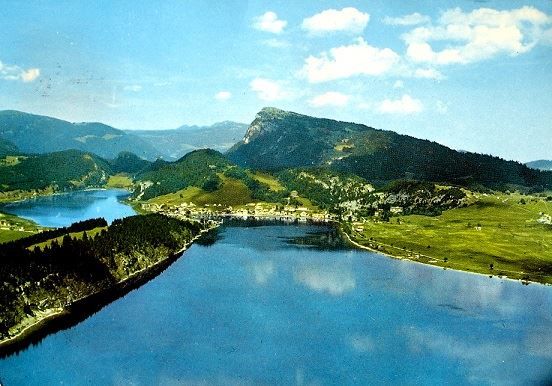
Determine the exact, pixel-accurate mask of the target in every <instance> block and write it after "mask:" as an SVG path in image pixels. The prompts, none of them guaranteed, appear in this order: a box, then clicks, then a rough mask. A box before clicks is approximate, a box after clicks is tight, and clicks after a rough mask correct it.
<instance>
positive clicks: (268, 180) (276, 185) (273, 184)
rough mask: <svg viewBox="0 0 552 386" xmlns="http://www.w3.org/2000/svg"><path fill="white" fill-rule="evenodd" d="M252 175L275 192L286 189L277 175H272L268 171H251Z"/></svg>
mask: <svg viewBox="0 0 552 386" xmlns="http://www.w3.org/2000/svg"><path fill="white" fill-rule="evenodd" d="M251 177H252V178H253V179H255V180H257V181H258V182H260V183H261V184H265V185H267V186H268V187H269V188H270V190H272V191H274V192H281V191H282V190H285V188H284V186H283V185H282V184H281V183H280V181H278V180H277V179H276V178H275V177H273V176H271V175H270V174H267V173H262V172H255V173H251Z"/></svg>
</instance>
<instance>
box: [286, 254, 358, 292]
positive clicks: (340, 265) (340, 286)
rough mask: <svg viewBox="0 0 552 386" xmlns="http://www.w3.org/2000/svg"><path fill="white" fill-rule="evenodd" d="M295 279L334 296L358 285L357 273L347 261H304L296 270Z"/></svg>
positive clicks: (315, 289)
mask: <svg viewBox="0 0 552 386" xmlns="http://www.w3.org/2000/svg"><path fill="white" fill-rule="evenodd" d="M294 278H295V281H296V282H298V283H301V284H303V285H305V286H307V287H308V288H310V289H312V290H314V291H317V292H325V293H328V294H330V295H333V296H340V295H343V294H345V293H347V292H350V291H352V290H354V289H355V287H356V279H355V275H354V273H353V271H352V266H351V264H350V262H349V263H347V262H341V261H338V262H334V263H329V264H328V263H326V262H319V261H310V262H309V263H302V264H301V265H300V266H298V267H296V268H295V270H294Z"/></svg>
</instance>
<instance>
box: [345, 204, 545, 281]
mask: <svg viewBox="0 0 552 386" xmlns="http://www.w3.org/2000/svg"><path fill="white" fill-rule="evenodd" d="M472 201H473V202H472V204H470V205H469V206H468V207H464V208H457V209H452V210H448V211H446V212H444V213H443V214H442V215H440V216H436V217H428V216H418V215H411V216H400V217H392V218H391V220H390V221H389V222H374V221H369V222H366V223H363V224H355V225H353V224H345V225H344V230H345V231H346V232H347V233H348V234H350V235H351V236H352V239H353V240H354V241H356V242H358V243H359V244H362V245H365V246H370V244H372V247H374V248H377V249H379V250H381V251H383V252H385V253H388V254H390V255H393V256H397V257H405V258H409V259H413V260H418V261H420V262H424V263H429V264H434V265H439V266H443V267H448V268H452V269H459V270H465V271H472V272H478V273H484V274H489V275H499V276H508V277H511V278H516V279H524V280H531V281H538V282H543V283H552V225H549V224H543V223H539V222H538V221H537V220H539V219H540V218H542V217H543V213H544V214H548V215H552V201H549V200H547V198H546V197H533V196H522V195H519V194H511V195H507V194H496V195H478V196H475V197H473V198H472ZM523 202H524V203H523ZM355 228H356V229H355Z"/></svg>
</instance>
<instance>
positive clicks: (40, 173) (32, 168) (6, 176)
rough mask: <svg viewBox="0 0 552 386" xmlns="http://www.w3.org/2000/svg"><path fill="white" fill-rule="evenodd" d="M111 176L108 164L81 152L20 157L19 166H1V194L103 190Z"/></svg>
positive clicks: (73, 151)
mask: <svg viewBox="0 0 552 386" xmlns="http://www.w3.org/2000/svg"><path fill="white" fill-rule="evenodd" d="M111 173H112V171H111V168H110V166H109V164H108V163H107V161H105V160H104V159H102V158H100V157H98V156H96V155H94V154H90V153H86V152H82V151H80V150H64V151H60V152H55V153H49V154H41V155H31V156H28V157H18V162H14V163H11V164H8V165H5V166H4V165H3V166H0V192H6V191H10V190H25V191H30V190H42V189H46V188H50V187H51V188H53V190H54V191H60V190H67V189H79V188H80V189H82V188H87V187H92V186H102V185H103V184H105V182H107V178H108V176H109V174H111Z"/></svg>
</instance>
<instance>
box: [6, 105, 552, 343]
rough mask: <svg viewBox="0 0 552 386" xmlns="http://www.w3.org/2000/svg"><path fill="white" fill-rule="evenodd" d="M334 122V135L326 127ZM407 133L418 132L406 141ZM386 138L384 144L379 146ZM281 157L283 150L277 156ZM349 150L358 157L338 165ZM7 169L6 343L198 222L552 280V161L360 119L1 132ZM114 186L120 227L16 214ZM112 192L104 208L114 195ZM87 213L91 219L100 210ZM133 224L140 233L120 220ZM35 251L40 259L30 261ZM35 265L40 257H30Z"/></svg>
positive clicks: (111, 285) (143, 272) (136, 271)
mask: <svg viewBox="0 0 552 386" xmlns="http://www.w3.org/2000/svg"><path fill="white" fill-rule="evenodd" d="M293 127H297V129H292V128H293ZM329 127H331V128H332V131H331V135H330V134H327V135H326V134H325V133H328V130H327V128H329ZM290 130H292V131H290ZM293 130H297V131H298V132H302V133H304V132H305V131H309V130H313V133H314V134H312V135H313V136H316V138H318V140H319V141H323V142H324V141H325V142H324V143H323V142H320V143H318V144H317V145H316V146H313V145H312V144H310V142H309V141H310V140H307V141H306V142H305V143H304V145H301V144H297V143H296V142H297V137H296V135H297V134H296V133H294V132H293ZM276 136H277V137H278V138H280V139H279V140H278V141H277V142H278V143H279V145H278V146H281V147H278V148H276V149H272V150H271V152H273V153H274V154H273V156H270V155H269V154H268V153H267V152H266V151H267V150H266V149H265V144H266V143H267V142H266V141H269V142H271V141H273V139H274V138H275V137H276ZM267 138H268V139H267ZM288 138H289V141H293V142H295V143H296V144H295V145H293V146H292V147H291V148H286V146H287V145H285V144H283V143H282V142H283V141H286V140H288ZM313 138H314V137H313ZM405 141H406V142H405ZM408 141H412V143H411V144H405V143H407V142H408ZM301 146H304V149H303V148H302V147H301ZM381 146H383V147H381ZM394 146H398V147H397V148H396V149H403V150H404V148H405V147H404V146H408V147H411V148H412V149H418V150H419V149H422V153H423V149H424V147H426V148H432V149H433V150H428V151H429V153H428V154H432V155H431V157H433V158H431V157H430V158H428V156H423V155H422V158H424V159H428V160H429V161H428V162H427V163H425V164H422V163H421V162H422V161H421V159H422V158H416V157H417V156H416V157H412V158H407V159H405V160H400V161H399V160H397V158H395V157H396V156H395V155H393V151H394V150H392V149H394ZM307 147H308V152H306V153H305V151H306V149H307ZM385 149H387V150H389V153H388V154H387V155H385V157H384V156H383V155H382V154H383V153H382V152H384V151H387V150H385ZM390 149H391V150H390ZM403 150H401V151H403ZM416 151H417V150H416ZM441 153H442V157H445V158H446V157H450V156H451V154H452V155H453V159H455V161H454V162H457V163H458V164H459V166H458V167H457V168H456V169H455V170H451V169H447V168H446V167H444V168H437V167H435V166H431V167H429V166H428V165H430V164H431V165H435V164H437V163H439V162H441V158H439V157H441V155H439V154H441ZM279 154H281V156H280V155H279ZM375 154H380V155H378V156H374V155H375ZM279 157H281V158H279ZM309 157H310V158H309ZM349 157H351V158H349ZM374 157H376V158H374ZM382 157H384V158H382ZM436 157H437V158H436ZM455 157H456V158H455ZM261 159H265V160H266V159H270V162H271V164H266V163H263V162H264V161H263V162H258V161H259V160H261ZM279 159H281V160H282V162H283V163H277V162H279V161H278V160H279ZM352 159H354V160H355V161H354V163H355V164H356V166H354V167H352V166H351V165H349V166H347V167H345V166H343V165H345V162H352V161H350V160H352ZM393 160H397V162H394V161H393ZM380 161H381V162H380ZM393 162H394V163H393ZM472 162H475V163H472ZM390 163H392V164H390ZM360 165H362V167H361V166H360ZM391 165H392V169H390V168H391ZM424 165H425V166H424ZM498 166H499V167H500V168H501V172H500V173H502V174H496V173H493V175H492V176H485V173H486V172H485V170H487V172H489V170H491V169H492V168H495V167H498ZM486 168H487V169H486ZM390 170H394V171H393V172H392V173H390ZM0 171H1V173H0V186H2V191H1V192H0V197H1V199H2V201H4V203H5V204H4V206H3V208H0V210H2V211H6V214H2V218H0V220H2V223H1V224H3V226H2V227H1V228H0V240H2V242H4V244H2V247H1V248H0V250H1V251H3V253H4V254H3V255H2V256H3V257H1V259H2V261H3V263H2V264H3V268H2V275H4V276H3V277H4V286H5V288H4V289H3V291H2V293H3V294H4V298H3V302H4V304H3V307H4V309H5V310H6V311H5V312H4V316H3V319H2V320H3V323H4V324H3V326H4V327H3V332H2V334H3V339H4V341H5V343H6V344H8V343H9V342H12V341H18V342H19V341H26V339H24V338H25V337H26V336H27V335H29V334H30V333H31V332H32V333H33V334H34V333H35V331H36V330H38V331H40V329H41V328H39V326H42V325H43V324H44V323H45V321H47V320H50V319H52V318H53V319H56V318H57V317H59V316H61V315H67V311H68V310H70V309H71V308H72V307H73V306H74V307H77V304H80V302H81V300H82V299H88V298H90V299H92V298H91V296H92V297H94V296H100V295H98V294H107V293H122V294H124V293H125V291H122V292H120V290H121V288H127V287H128V288H134V287H136V286H138V285H139V284H140V283H142V282H145V281H147V279H148V278H151V277H152V276H154V275H155V274H157V273H158V272H159V270H158V269H157V267H159V264H162V265H163V267H165V266H166V264H165V263H167V264H168V262H172V261H174V260H175V259H176V257H177V255H179V253H177V251H179V250H181V249H182V248H183V246H187V245H188V244H189V243H191V242H192V241H194V240H196V236H198V235H200V234H202V233H204V232H205V231H207V230H208V229H212V228H215V227H218V226H219V224H221V223H224V222H225V221H230V222H232V221H234V220H238V221H242V222H247V221H254V222H257V223H258V224H263V223H264V222H268V223H270V222H274V221H276V222H282V223H286V224H321V225H325V226H331V227H334V228H335V229H338V230H339V232H341V237H342V238H343V239H344V240H346V244H348V245H349V246H354V247H356V248H359V249H368V250H370V251H374V252H377V253H380V254H385V255H388V256H390V257H393V258H397V259H400V260H410V261H414V262H418V263H423V264H425V265H433V266H437V267H442V268H444V269H451V270H460V271H466V272H473V273H478V274H482V275H485V276H490V277H498V278H510V279H515V280H521V281H522V282H523V283H529V282H537V283H543V284H552V254H551V252H550V251H551V250H552V249H551V248H550V246H551V245H552V224H551V220H550V216H551V214H552V193H551V192H550V187H551V185H550V181H552V177H551V175H552V173H551V172H546V171H537V170H531V169H529V168H527V167H525V166H524V165H521V164H519V163H515V162H511V161H504V160H501V159H498V158H493V157H490V156H481V155H475V154H471V155H470V154H468V153H457V152H455V151H454V150H451V149H447V148H444V147H442V146H440V145H437V144H433V143H429V142H427V141H425V142H424V141H422V142H420V141H419V140H416V139H409V138H406V137H400V136H398V137H397V135H396V134H394V133H392V132H384V131H378V130H375V129H371V128H368V127H365V126H358V125H355V124H349V123H343V122H337V121H331V120H319V119H318V118H311V117H306V116H299V115H296V114H294V113H289V112H284V111H281V110H276V109H272V108H269V109H263V110H262V111H261V112H260V113H259V115H258V116H257V118H256V119H255V120H254V121H253V123H252V124H251V126H250V127H249V129H248V130H247V131H246V133H245V136H244V139H243V141H241V142H239V143H238V144H236V145H235V146H234V147H232V148H231V149H230V150H229V151H228V152H227V153H226V154H223V153H220V152H219V151H217V150H213V149H199V150H193V151H191V152H189V153H187V154H185V155H183V156H182V157H180V158H179V159H177V160H175V161H166V160H162V159H157V160H156V161H153V162H152V161H150V160H146V159H143V158H141V157H139V156H138V155H135V154H134V153H132V152H128V151H123V152H120V153H119V154H118V155H117V156H116V157H114V158H111V159H107V158H102V157H99V156H97V155H95V154H93V153H90V152H85V151H81V150H61V151H59V152H54V153H44V154H20V153H18V151H17V150H16V149H15V148H13V147H9V146H7V147H6V154H5V155H4V158H3V159H2V162H1V163H0ZM450 173H453V174H450ZM454 173H456V174H454ZM463 175H469V176H470V177H469V178H464V177H462V176H463ZM399 177H400V178H399ZM114 188H116V189H124V191H126V192H127V196H126V198H124V203H125V205H129V206H130V207H132V208H134V210H135V211H136V212H137V213H140V215H138V216H134V217H126V219H125V220H122V222H121V220H117V218H118V217H117V216H116V217H113V218H111V219H110V220H109V221H114V222H113V224H116V226H115V228H113V225H111V226H108V225H107V223H106V224H103V225H102V226H100V227H97V226H94V227H93V229H92V228H90V229H86V231H85V232H83V231H82V230H80V231H78V232H75V231H69V230H66V231H64V230H63V229H64V228H58V229H61V231H59V232H61V233H59V234H56V235H55V236H52V237H50V236H48V235H49V232H53V231H52V230H50V228H48V227H49V226H50V227H59V226H60V224H62V223H60V222H57V220H56V219H54V218H48V217H38V218H37V219H38V220H39V221H38V223H39V224H42V225H46V226H41V225H38V224H37V223H34V222H32V221H31V220H25V219H22V218H20V217H17V216H16V215H14V214H8V213H21V214H24V213H26V212H25V209H24V208H25V206H26V205H28V206H29V207H30V208H33V207H36V206H38V207H39V206H40V202H41V200H44V199H47V198H48V197H53V198H58V199H59V200H57V201H56V200H54V201H52V204H53V207H52V208H55V207H57V206H59V205H60V204H61V203H62V202H63V200H64V197H65V195H67V197H79V194H80V192H82V191H83V190H90V189H99V190H97V192H98V195H97V196H96V199H99V198H101V197H103V195H104V193H102V192H105V194H106V196H105V197H111V193H110V192H111V190H110V189H114ZM104 189H108V190H104ZM92 192H94V190H92V191H89V192H83V193H86V194H89V193H92ZM110 199H112V198H110ZM60 200H61V201H60ZM117 200H119V198H117ZM18 201H21V202H20V203H17V202H18ZM10 202H11V203H12V204H10ZM98 202H99V201H98ZM116 202H118V201H112V203H111V204H107V205H108V206H107V208H109V205H119V204H116ZM45 204H46V207H45V208H46V209H45V213H48V211H49V209H47V208H48V206H47V205H49V204H47V203H46V202H45ZM102 205H103V204H102ZM12 206H13V207H12ZM100 207H101V206H98V207H97V210H100V209H99V208H100ZM125 207H126V206H125ZM91 209H92V208H91ZM32 210H34V209H31V211H32ZM10 211H12V212H10ZM123 213H124V214H123ZM129 214H131V213H128V212H121V214H119V216H120V217H125V216H128V215H129ZM79 216H82V219H83V220H86V219H87V218H90V217H92V216H93V215H92V212H90V214H87V212H84V213H82V214H80V215H79ZM30 218H31V219H32V218H33V217H30ZM79 218H81V217H79ZM127 219H128V220H127ZM64 221H66V220H64ZM138 223H140V225H136V224H138ZM161 223H163V224H164V225H161ZM125 224H128V225H125ZM127 226H128V227H130V228H129V229H132V234H128V232H127V230H122V229H123V228H125V227H127ZM167 226H168V227H169V228H170V229H180V230H179V231H177V233H178V232H180V231H182V232H184V233H183V234H185V236H183V238H182V237H180V236H178V240H175V239H174V237H176V233H174V232H173V231H172V230H169V228H165V227H167ZM182 227H184V228H185V229H184V228H182ZM111 229H118V230H117V231H116V232H119V233H118V234H119V235H120V236H117V238H116V240H117V241H116V244H113V246H114V248H119V247H118V246H120V245H128V247H129V248H130V249H129V250H128V251H127V250H125V251H120V252H115V254H113V255H112V254H111V252H109V251H108V250H107V249H105V248H104V247H102V248H100V249H98V252H95V251H96V249H97V248H98V246H99V245H104V244H106V245H109V241H108V240H109V234H110V233H109V232H110V230H111ZM163 229H165V231H164V232H162V233H159V231H160V230H163ZM186 229H187V230H186ZM190 229H191V231H190ZM106 232H107V233H106ZM114 232H115V230H114ZM29 235H32V237H31V238H29ZM131 235H132V237H131ZM106 237H107V238H106ZM119 237H121V238H119ZM133 237H138V238H133ZM127 238H129V240H130V241H129V242H128V243H127V242H126V241H124V240H125V239H127ZM166 238H167V239H166ZM35 239H36V240H37V241H32V242H31V241H26V240H35ZM104 239H105V240H104ZM29 243H31V244H29ZM168 245H170V247H169V246H168ZM67 248H69V249H70V250H71V251H73V253H76V256H80V257H76V259H77V260H76V261H75V262H74V263H70V264H69V263H67V262H64V263H63V264H61V265H60V264H58V263H55V259H57V258H59V256H62V255H64V254H66V252H64V251H65V249H67ZM108 249H109V248H108ZM76 251H78V252H76ZM27 255H28V256H27ZM10 256H18V258H19V259H20V260H19V261H17V260H13V258H11V257H10ZM21 259H22V260H21ZM110 259H111V260H110ZM39 260H43V262H41V263H40V264H38V265H36V264H37V262H38V261H39ZM45 262H47V263H45ZM85 263H86V264H85ZM74 264H76V265H74ZM83 264H84V265H83ZM87 264H88V265H87ZM90 264H92V265H93V267H94V268H93V269H92V268H91V267H92V266H91V265H90ZM35 266H36V267H40V268H39V269H37V270H36V271H34V270H35V268H32V269H31V270H30V271H29V267H35ZM23 272H26V273H25V274H24V273H23ZM14 280H15V281H14ZM33 283H38V284H33ZM123 283H124V284H123ZM121 285H122V287H121ZM6 286H7V287H6ZM100 297H101V298H104V295H101V296H100ZM91 302H92V303H95V302H93V301H92V300H91Z"/></svg>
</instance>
